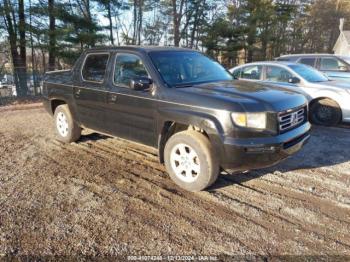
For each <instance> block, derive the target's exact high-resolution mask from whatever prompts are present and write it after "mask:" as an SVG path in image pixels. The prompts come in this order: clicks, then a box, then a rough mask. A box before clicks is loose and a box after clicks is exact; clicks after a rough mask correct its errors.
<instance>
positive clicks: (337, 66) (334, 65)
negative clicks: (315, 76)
mask: <svg viewBox="0 0 350 262" xmlns="http://www.w3.org/2000/svg"><path fill="white" fill-rule="evenodd" d="M320 70H331V71H347V66H346V64H345V63H343V62H342V61H340V60H338V59H336V58H333V57H325V58H321V63H320Z"/></svg>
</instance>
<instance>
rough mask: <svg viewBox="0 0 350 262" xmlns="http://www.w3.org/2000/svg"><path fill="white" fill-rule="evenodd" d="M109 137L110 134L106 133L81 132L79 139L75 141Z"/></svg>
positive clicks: (81, 141) (80, 141) (83, 141)
mask: <svg viewBox="0 0 350 262" xmlns="http://www.w3.org/2000/svg"><path fill="white" fill-rule="evenodd" d="M108 138H111V137H110V136H107V135H102V134H98V133H95V132H92V133H88V134H83V135H81V137H80V139H79V140H78V141H77V143H78V144H79V143H85V142H88V141H98V140H105V139H108Z"/></svg>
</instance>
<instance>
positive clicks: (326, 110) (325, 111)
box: [317, 106, 333, 122]
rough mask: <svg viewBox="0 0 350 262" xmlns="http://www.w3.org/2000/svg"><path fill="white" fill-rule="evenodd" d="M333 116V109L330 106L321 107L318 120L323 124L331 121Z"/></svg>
mask: <svg viewBox="0 0 350 262" xmlns="http://www.w3.org/2000/svg"><path fill="white" fill-rule="evenodd" d="M332 116H333V112H332V109H331V108H330V107H328V106H321V107H320V108H319V110H318V112H317V118H318V119H319V120H320V121H322V122H324V121H329V120H331V119H332Z"/></svg>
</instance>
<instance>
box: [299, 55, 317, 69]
mask: <svg viewBox="0 0 350 262" xmlns="http://www.w3.org/2000/svg"><path fill="white" fill-rule="evenodd" d="M298 62H299V63H301V64H304V65H309V66H312V67H315V62H316V58H312V57H305V58H301V59H299V61H298Z"/></svg>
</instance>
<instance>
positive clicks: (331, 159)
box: [209, 125, 350, 190]
mask: <svg viewBox="0 0 350 262" xmlns="http://www.w3.org/2000/svg"><path fill="white" fill-rule="evenodd" d="M349 161H350V126H349V125H345V126H342V127H341V128H339V127H322V126H314V127H313V128H312V130H311V139H310V141H309V143H308V144H306V145H305V146H304V148H303V149H302V150H301V151H300V152H298V153H297V154H295V155H294V156H292V157H290V158H288V159H286V160H284V161H282V162H281V163H279V164H278V165H276V166H272V167H268V168H264V169H260V170H252V171H249V172H245V173H243V172H241V173H233V174H222V175H221V176H220V177H219V179H218V181H217V183H215V184H214V185H213V186H212V187H211V188H210V189H209V190H215V189H219V188H222V187H226V186H230V185H232V184H243V183H245V182H247V181H250V180H253V179H257V178H260V177H262V176H265V175H267V174H277V175H278V173H286V172H293V171H300V172H303V171H305V170H310V169H317V168H322V167H332V166H335V165H339V164H343V163H346V162H349Z"/></svg>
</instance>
